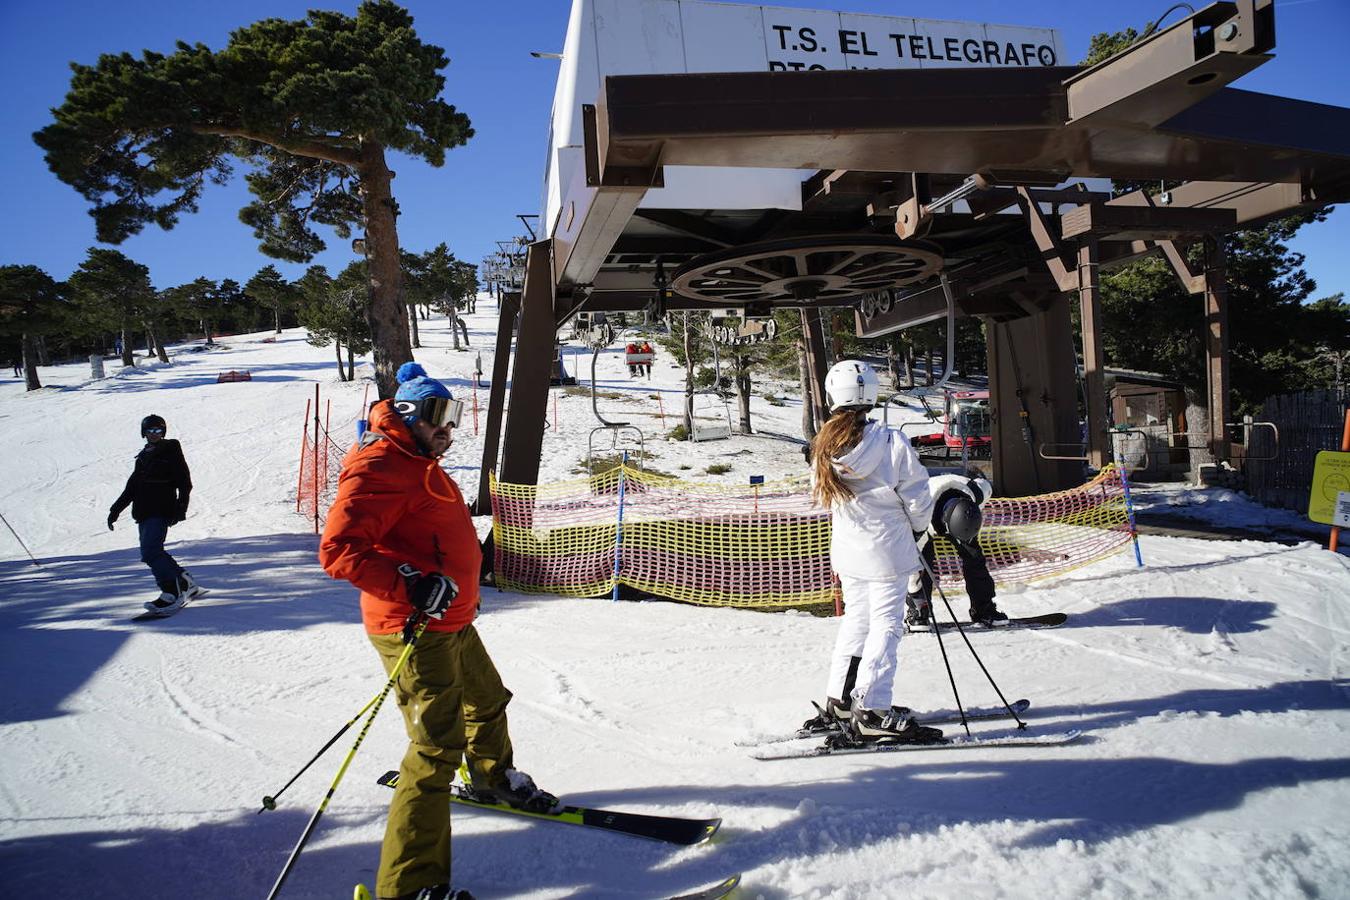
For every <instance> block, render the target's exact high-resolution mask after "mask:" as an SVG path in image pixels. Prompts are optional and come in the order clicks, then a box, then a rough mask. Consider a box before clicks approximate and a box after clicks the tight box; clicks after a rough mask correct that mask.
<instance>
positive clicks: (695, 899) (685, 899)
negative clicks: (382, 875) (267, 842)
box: [352, 872, 741, 900]
mask: <svg viewBox="0 0 1350 900" xmlns="http://www.w3.org/2000/svg"><path fill="white" fill-rule="evenodd" d="M740 883H741V874H740V873H739V872H737V873H736V874H735V875H732V876H731V877H730V878H723V879H722V880H721V881H719V882H717V884H710V885H708V886H707V887H705V888H701V889H699V890H697V891H694V892H693V893H692V894H678V895H676V896H674V897H671V898H670V900H722V898H724V897H727V896H729V895H730V894H731V892H732V891H734V890H736V888H737V886H738V885H740ZM352 900H371V894H370V888H368V887H366V886H365V885H364V884H358V885H357V886H356V888H355V889H354V890H353V891H352Z"/></svg>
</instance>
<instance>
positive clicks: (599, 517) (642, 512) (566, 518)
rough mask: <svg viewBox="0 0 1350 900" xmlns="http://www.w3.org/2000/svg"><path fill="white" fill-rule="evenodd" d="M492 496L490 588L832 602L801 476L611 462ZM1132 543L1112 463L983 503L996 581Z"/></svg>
mask: <svg viewBox="0 0 1350 900" xmlns="http://www.w3.org/2000/svg"><path fill="white" fill-rule="evenodd" d="M491 491H492V515H493V538H494V543H495V550H496V560H495V563H496V581H497V585H498V586H499V587H501V588H503V589H506V590H513V591H522V592H526V593H540V594H561V595H563V596H568V597H595V596H602V595H605V594H608V593H610V592H611V591H612V590H613V589H614V585H615V580H616V578H617V581H618V583H619V584H620V585H623V586H626V587H628V588H632V589H635V590H637V591H641V592H644V593H649V594H655V595H657V596H661V597H668V598H670V599H672V600H681V601H684V602H687V603H698V604H704V605H708V606H738V607H755V606H806V605H810V604H816V603H825V602H830V601H831V600H832V599H833V597H834V587H833V578H832V576H831V573H830V516H829V513H828V512H827V511H825V510H822V509H821V508H819V507H816V506H813V505H812V503H811V497H810V491H809V485H808V483H807V480H806V478H804V477H799V478H789V479H784V480H782V481H776V482H768V483H765V484H763V485H758V486H752V487H751V486H741V485H726V484H711V483H707V482H698V481H685V480H683V479H679V478H671V477H668V476H664V475H652V474H648V473H644V472H642V471H640V470H638V469H636V468H633V467H631V466H620V467H617V468H614V469H611V470H610V471H608V472H604V473H601V474H597V475H592V476H591V477H589V478H579V479H577V480H575V481H565V482H559V483H555V484H541V485H524V484H506V483H503V482H500V481H497V480H496V479H495V478H494V479H493V480H492V483H491ZM621 495H622V507H621V504H620V496H621ZM620 512H622V531H621V537H620V532H619V529H620ZM616 538H618V539H616ZM1129 541H1130V533H1129V526H1128V523H1127V521H1126V516H1125V494H1124V491H1123V489H1122V486H1121V481H1120V475H1119V473H1118V472H1117V471H1116V470H1115V469H1114V468H1113V467H1108V468H1106V469H1104V470H1103V471H1102V473H1101V474H1100V475H1098V476H1097V477H1096V478H1094V479H1093V480H1092V481H1090V482H1088V483H1087V484H1085V485H1083V486H1082V487H1078V488H1073V489H1072V490H1067V491H1060V492H1058V493H1054V494H1042V495H1038V496H1034V497H1017V498H1005V497H999V498H994V499H993V500H990V501H989V502H988V504H986V505H985V507H984V527H983V529H982V530H981V532H980V546H981V547H982V548H983V549H984V553H985V556H986V557H987V558H988V562H989V570H990V572H991V573H992V574H993V576H994V580H995V582H997V583H1000V584H1005V585H1006V584H1012V583H1020V582H1027V581H1032V580H1034V579H1038V578H1046V577H1049V576H1052V575H1059V574H1062V573H1064V572H1067V571H1068V570H1070V569H1073V568H1077V567H1078V566H1082V565H1086V564H1087V563H1090V562H1093V561H1095V560H1098V559H1101V558H1102V557H1103V556H1106V555H1108V554H1110V553H1113V552H1115V551H1116V550H1119V549H1121V548H1122V547H1124V546H1125V545H1126V544H1128V543H1129ZM616 559H617V562H618V564H617V566H616V564H615V563H616ZM937 561H938V564H937V573H938V575H939V577H940V578H941V580H942V586H943V588H944V589H954V590H960V589H962V587H963V584H962V580H961V564H960V562H959V561H958V560H957V557H956V552H955V550H954V549H953V548H952V546H951V545H950V544H948V543H947V541H945V540H943V539H941V538H939V539H938V541H937Z"/></svg>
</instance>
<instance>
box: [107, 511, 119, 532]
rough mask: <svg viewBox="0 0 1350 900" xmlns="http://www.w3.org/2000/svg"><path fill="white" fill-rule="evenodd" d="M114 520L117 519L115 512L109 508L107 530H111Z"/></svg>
mask: <svg viewBox="0 0 1350 900" xmlns="http://www.w3.org/2000/svg"><path fill="white" fill-rule="evenodd" d="M116 521H117V513H115V512H112V511H111V510H110V511H109V512H108V530H109V531H112V530H113V523H114V522H116Z"/></svg>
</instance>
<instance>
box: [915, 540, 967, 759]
mask: <svg viewBox="0 0 1350 900" xmlns="http://www.w3.org/2000/svg"><path fill="white" fill-rule="evenodd" d="M929 546H932V545H931V544H930V545H929ZM936 552H937V551H936V549H934V553H936ZM919 563H920V564H921V565H922V566H923V569H924V572H926V573H927V574H928V577H929V578H930V579H932V582H933V587H934V588H936V589H937V592H938V595H939V596H940V597H942V602H943V604H944V605H945V606H946V607H947V613H948V615H950V616H951V617H952V622H953V623H956V613H955V612H953V611H952V605H951V604H950V603H948V602H947V595H946V594H944V593H942V586H941V585H939V584H938V580H937V574H936V573H934V571H933V569H932V567H931V566H929V565H928V558H927V557H926V556H924V555H923V551H922V550H920V551H919ZM928 610H929V612H928V615H929V618H930V619H931V620H932V622H933V637H935V638H937V642H938V651H939V652H940V653H941V654H942V665H943V666H945V667H946V669H947V680H948V681H949V682H951V685H952V696H953V697H954V698H956V711H957V713H959V714H960V716H961V726H962V727H963V728H965V729H966V737H970V723H969V722H967V721H966V708H965V707H964V706H962V705H961V692H960V691H958V690H957V689H956V676H955V675H953V674H952V664H951V661H950V660H948V659H947V645H946V644H944V643H942V629H941V628H939V627H938V620H937V613H936V612H934V611H933V601H932V597H931V596H930V597H929V600H928ZM956 624H957V627H958V628H959V627H961V626H960V624H959V623H956Z"/></svg>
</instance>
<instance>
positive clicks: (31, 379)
mask: <svg viewBox="0 0 1350 900" xmlns="http://www.w3.org/2000/svg"><path fill="white" fill-rule="evenodd" d="M23 377H24V383H25V384H26V385H27V386H28V387H27V390H30V391H36V390H37V389H38V388H40V387H42V382H41V381H38V371H37V342H36V341H35V340H33V335H32V334H30V333H29V332H27V331H25V332H24V333H23Z"/></svg>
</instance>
